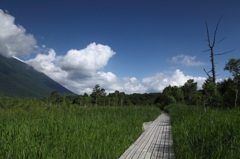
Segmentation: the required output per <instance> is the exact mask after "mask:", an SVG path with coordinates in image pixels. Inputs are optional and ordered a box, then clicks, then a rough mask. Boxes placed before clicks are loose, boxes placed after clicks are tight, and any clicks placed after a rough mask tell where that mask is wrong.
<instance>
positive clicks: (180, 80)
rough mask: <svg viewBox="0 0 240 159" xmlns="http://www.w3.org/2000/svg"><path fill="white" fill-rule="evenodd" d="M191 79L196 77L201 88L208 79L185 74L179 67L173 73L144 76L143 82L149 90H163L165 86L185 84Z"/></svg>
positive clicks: (195, 79)
mask: <svg viewBox="0 0 240 159" xmlns="http://www.w3.org/2000/svg"><path fill="white" fill-rule="evenodd" d="M189 79H194V81H195V82H197V83H198V88H199V89H200V88H201V87H202V85H203V83H204V81H205V80H206V78H204V77H194V76H189V75H185V74H184V73H183V72H182V71H181V70H179V69H177V70H175V71H174V72H173V73H171V74H169V73H159V74H156V75H154V76H152V77H147V78H143V80H142V81H143V83H144V84H145V85H147V87H148V91H154V92H155V91H160V92H161V91H162V90H163V89H164V88H165V87H167V86H169V85H171V86H183V85H184V83H186V82H187V80H189Z"/></svg>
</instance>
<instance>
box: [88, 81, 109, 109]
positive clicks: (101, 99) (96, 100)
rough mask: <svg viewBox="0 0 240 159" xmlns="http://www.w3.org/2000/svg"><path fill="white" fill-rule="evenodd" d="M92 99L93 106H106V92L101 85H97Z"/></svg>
mask: <svg viewBox="0 0 240 159" xmlns="http://www.w3.org/2000/svg"><path fill="white" fill-rule="evenodd" d="M91 97H92V99H93V104H94V105H96V106H98V105H105V104H106V103H105V101H106V100H105V97H106V92H105V89H104V88H101V87H100V85H99V84H96V85H95V87H94V88H93V91H92V94H91Z"/></svg>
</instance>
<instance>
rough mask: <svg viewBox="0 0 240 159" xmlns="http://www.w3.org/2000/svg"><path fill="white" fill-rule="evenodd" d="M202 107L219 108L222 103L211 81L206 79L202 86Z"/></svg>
mask: <svg viewBox="0 0 240 159" xmlns="http://www.w3.org/2000/svg"><path fill="white" fill-rule="evenodd" d="M202 87H203V100H204V105H207V106H211V107H215V108H216V107H220V106H221V103H222V98H221V95H220V93H219V91H218V89H217V88H216V84H215V83H214V82H213V81H212V79H207V80H206V81H205V82H204V84H203V86H202Z"/></svg>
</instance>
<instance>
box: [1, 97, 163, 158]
mask: <svg viewBox="0 0 240 159" xmlns="http://www.w3.org/2000/svg"><path fill="white" fill-rule="evenodd" d="M18 104H19V103H18ZM31 104H35V105H31ZM159 113H160V112H159V109H158V108H156V107H87V108H83V107H76V106H58V107H56V106H42V105H41V106H39V105H37V104H36V103H34V101H31V102H30V103H25V105H24V104H23V105H21V107H17V106H14V107H11V108H9V107H8V108H6V107H5V108H1V109H0V158H4V159H7V158H14V159H17V158H31V159H33V158H43V159H47V158H54V159H55V158H58V159H61V158H73V159H77V158H79V159H83V158H84V159H90V158H91V159H92V158H94V159H95V158H96V159H97V158H99V159H100V158H101V159H102V158H109V159H114V158H119V156H120V155H121V154H122V153H123V152H124V151H125V150H126V149H127V148H128V146H130V145H131V144H132V143H133V142H134V141H135V140H136V138H137V137H138V136H139V135H140V134H141V133H142V123H143V122H145V121H150V120H154V119H155V118H156V117H157V116H158V115H159Z"/></svg>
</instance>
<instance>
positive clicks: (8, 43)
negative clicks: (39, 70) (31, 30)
mask: <svg viewBox="0 0 240 159" xmlns="http://www.w3.org/2000/svg"><path fill="white" fill-rule="evenodd" d="M35 45H36V40H35V38H34V37H33V35H31V34H27V33H26V30H25V29H24V28H23V27H22V26H20V25H16V24H15V18H14V17H13V16H11V15H9V14H7V13H4V11H2V10H1V9H0V54H1V55H3V56H6V57H12V56H16V55H19V54H27V53H30V51H31V50H32V49H33V48H34V46H35Z"/></svg>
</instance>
